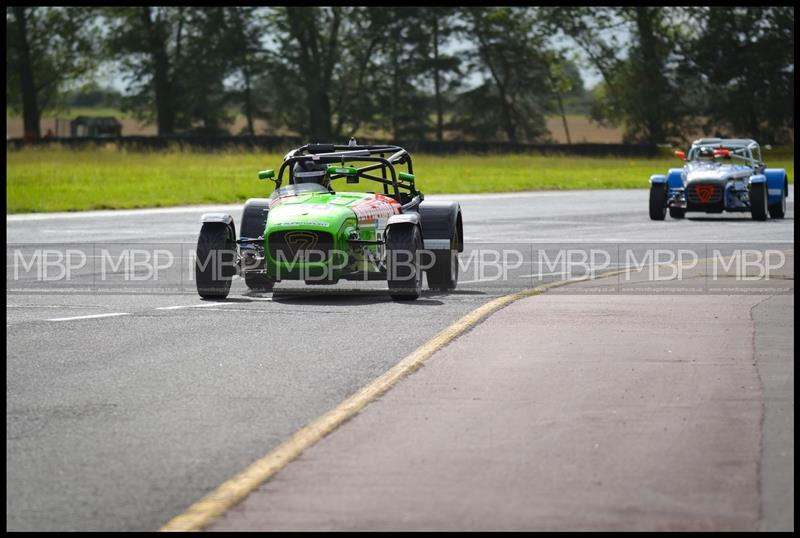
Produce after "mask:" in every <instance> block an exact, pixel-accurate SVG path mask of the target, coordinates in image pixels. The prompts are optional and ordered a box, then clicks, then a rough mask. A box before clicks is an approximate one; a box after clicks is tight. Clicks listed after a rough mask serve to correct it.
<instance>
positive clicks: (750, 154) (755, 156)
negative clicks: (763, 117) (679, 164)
mask: <svg viewBox="0 0 800 538" xmlns="http://www.w3.org/2000/svg"><path fill="white" fill-rule="evenodd" d="M700 148H713V149H727V150H730V156H731V157H735V158H737V159H739V160H742V161H744V162H745V164H747V165H750V166H752V167H754V168H759V167H762V166H764V162H763V161H762V160H761V147H760V146H759V145H758V142H756V141H755V140H749V139H725V138H701V139H699V140H695V141H694V142H692V147H691V148H689V153H688V154H687V156H686V160H687V161H693V160H695V159H696V158H697V151H698V150H699V149H700Z"/></svg>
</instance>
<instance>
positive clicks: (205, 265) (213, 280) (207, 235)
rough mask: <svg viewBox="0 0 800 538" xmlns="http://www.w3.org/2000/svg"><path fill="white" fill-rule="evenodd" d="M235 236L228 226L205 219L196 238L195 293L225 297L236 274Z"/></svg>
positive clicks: (207, 297)
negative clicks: (205, 221)
mask: <svg viewBox="0 0 800 538" xmlns="http://www.w3.org/2000/svg"><path fill="white" fill-rule="evenodd" d="M235 260H236V240H235V234H234V232H233V231H232V230H231V228H230V227H229V226H227V225H225V224H222V223H218V222H207V223H205V224H203V227H202V228H200V237H199V238H198V239H197V260H195V266H194V271H195V272H194V274H195V281H196V283H197V293H198V294H200V297H202V298H204V299H224V298H225V297H227V296H228V292H230V289H231V280H232V279H233V275H235V274H236V267H235V265H234V262H235Z"/></svg>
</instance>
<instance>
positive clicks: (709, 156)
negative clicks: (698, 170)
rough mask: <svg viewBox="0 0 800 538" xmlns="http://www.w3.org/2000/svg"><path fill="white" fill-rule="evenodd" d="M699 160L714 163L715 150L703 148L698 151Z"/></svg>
mask: <svg viewBox="0 0 800 538" xmlns="http://www.w3.org/2000/svg"><path fill="white" fill-rule="evenodd" d="M697 158H698V159H699V160H701V161H713V160H714V150H713V149H711V148H709V147H702V148H700V149H698V150H697Z"/></svg>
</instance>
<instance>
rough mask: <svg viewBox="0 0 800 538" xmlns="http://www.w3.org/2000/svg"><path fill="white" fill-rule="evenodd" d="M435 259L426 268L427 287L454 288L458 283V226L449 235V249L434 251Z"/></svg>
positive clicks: (435, 288) (433, 288) (445, 289)
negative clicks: (431, 265)
mask: <svg viewBox="0 0 800 538" xmlns="http://www.w3.org/2000/svg"><path fill="white" fill-rule="evenodd" d="M434 255H435V256H436V260H435V261H434V263H433V267H431V268H430V269H428V271H427V272H426V274H427V275H428V287H429V288H430V289H432V290H443V291H447V290H454V289H456V285H457V284H458V228H456V229H455V230H453V235H452V237H450V249H449V250H437V251H434Z"/></svg>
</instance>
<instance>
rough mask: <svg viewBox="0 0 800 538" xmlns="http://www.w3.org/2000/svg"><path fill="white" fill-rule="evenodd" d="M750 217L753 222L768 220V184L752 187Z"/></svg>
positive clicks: (758, 184) (757, 184)
mask: <svg viewBox="0 0 800 538" xmlns="http://www.w3.org/2000/svg"><path fill="white" fill-rule="evenodd" d="M750 216H752V217H753V220H767V184H766V183H756V184H755V185H750Z"/></svg>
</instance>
